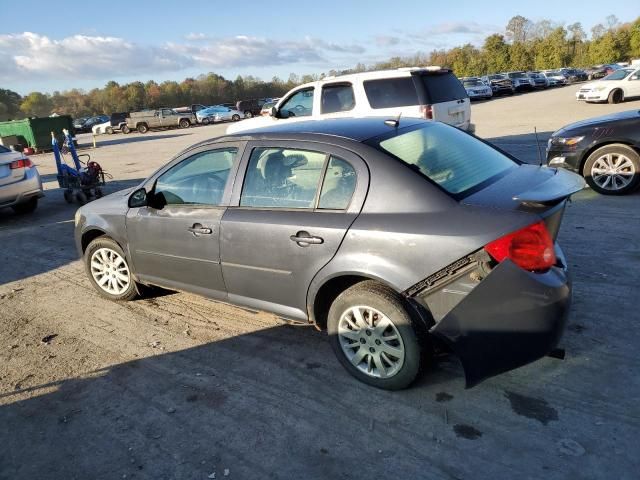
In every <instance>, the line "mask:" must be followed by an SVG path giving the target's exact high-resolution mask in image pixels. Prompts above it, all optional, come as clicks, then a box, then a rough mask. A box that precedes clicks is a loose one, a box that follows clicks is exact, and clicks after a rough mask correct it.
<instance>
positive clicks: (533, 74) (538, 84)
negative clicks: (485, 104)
mask: <svg viewBox="0 0 640 480" xmlns="http://www.w3.org/2000/svg"><path fill="white" fill-rule="evenodd" d="M460 80H461V81H462V84H463V85H464V87H465V89H466V90H467V95H469V98H470V99H485V100H486V99H489V98H491V97H494V96H497V95H513V94H514V93H516V92H524V91H532V90H536V89H544V88H548V87H556V86H561V85H567V84H569V83H575V82H582V81H585V80H587V74H586V73H585V72H583V71H582V70H578V69H574V68H561V69H558V70H535V71H529V72H524V71H515V72H504V73H492V74H488V75H484V76H482V77H463V78H461V79H460Z"/></svg>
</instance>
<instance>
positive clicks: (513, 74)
mask: <svg viewBox="0 0 640 480" xmlns="http://www.w3.org/2000/svg"><path fill="white" fill-rule="evenodd" d="M523 77H526V75H525V74H524V73H522V72H513V73H510V74H509V78H523Z"/></svg>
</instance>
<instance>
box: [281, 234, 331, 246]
mask: <svg viewBox="0 0 640 480" xmlns="http://www.w3.org/2000/svg"><path fill="white" fill-rule="evenodd" d="M289 239H290V240H291V241H292V242H296V243H297V244H298V245H300V246H301V247H308V246H309V245H320V244H321V243H324V239H323V238H322V237H314V236H312V235H310V234H309V232H305V231H304V230H301V231H300V232H298V233H296V234H295V235H291V236H290V237H289Z"/></svg>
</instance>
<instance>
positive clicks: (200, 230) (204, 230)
mask: <svg viewBox="0 0 640 480" xmlns="http://www.w3.org/2000/svg"><path fill="white" fill-rule="evenodd" d="M187 231H189V232H191V233H193V234H194V235H195V236H196V237H197V236H198V235H211V234H212V233H213V230H212V229H211V228H209V227H203V226H202V225H201V224H199V223H194V224H193V226H192V227H189V228H187Z"/></svg>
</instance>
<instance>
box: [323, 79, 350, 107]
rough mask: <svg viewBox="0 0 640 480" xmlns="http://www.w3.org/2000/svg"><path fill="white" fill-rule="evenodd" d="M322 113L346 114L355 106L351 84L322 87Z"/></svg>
mask: <svg viewBox="0 0 640 480" xmlns="http://www.w3.org/2000/svg"><path fill="white" fill-rule="evenodd" d="M321 100H322V102H321V103H322V109H321V110H322V112H321V113H334V112H347V111H349V110H353V107H355V106H356V100H355V97H354V96H353V87H352V86H351V84H348V83H343V84H337V85H335V84H334V85H325V86H324V87H322V98H321Z"/></svg>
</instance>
